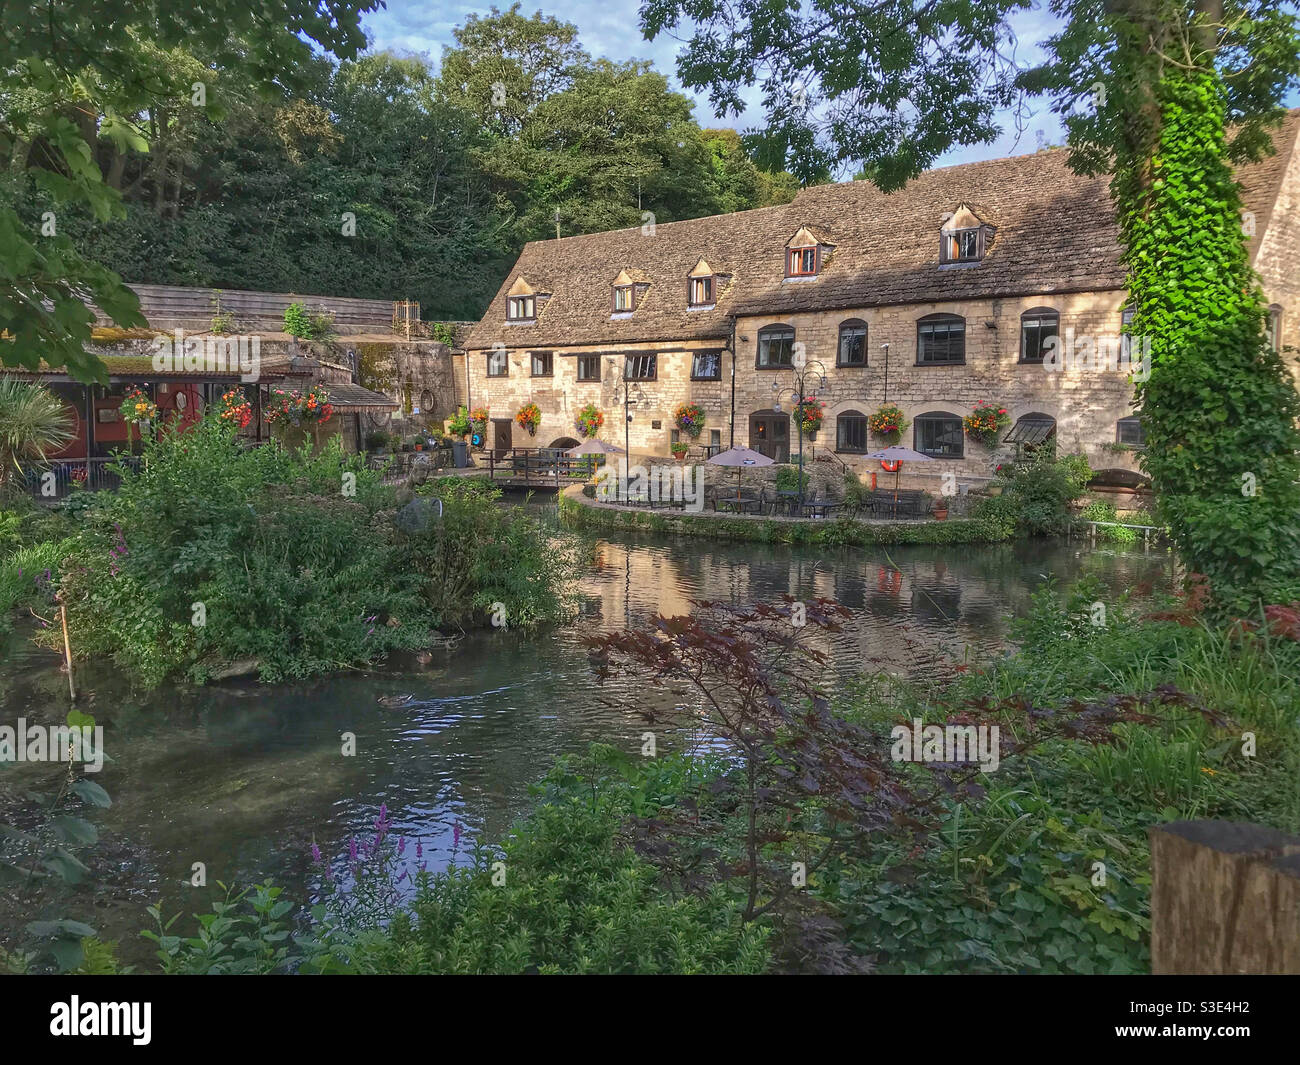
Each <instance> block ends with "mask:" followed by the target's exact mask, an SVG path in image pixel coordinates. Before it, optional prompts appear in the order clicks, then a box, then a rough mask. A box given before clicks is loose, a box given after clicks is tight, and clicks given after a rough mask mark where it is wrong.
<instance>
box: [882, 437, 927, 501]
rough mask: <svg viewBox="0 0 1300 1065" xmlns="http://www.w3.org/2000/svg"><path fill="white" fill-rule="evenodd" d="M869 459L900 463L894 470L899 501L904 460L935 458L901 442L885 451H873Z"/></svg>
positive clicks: (895, 496) (896, 497) (922, 460)
mask: <svg viewBox="0 0 1300 1065" xmlns="http://www.w3.org/2000/svg"><path fill="white" fill-rule="evenodd" d="M867 458H869V459H880V460H881V461H882V462H896V463H899V464H900V465H899V467H898V469H896V470H894V502H895V503H897V502H898V475H899V474H900V473H901V472H902V469H903V467H902V465H901V464H902V463H904V462H933V461H934V459H933V458H932V457H931V456H929V455H922V454H921V452H919V451H913V450H912V449H911V448H910V447H903V446H902V445H901V444H893V445H891V446H890V447H887V448H885V449H884V450H883V451H873V452H872V453H871V454H870V455H868V456H867Z"/></svg>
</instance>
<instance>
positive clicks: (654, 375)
mask: <svg viewBox="0 0 1300 1065" xmlns="http://www.w3.org/2000/svg"><path fill="white" fill-rule="evenodd" d="M632 359H650V360H651V363H650V365H651V367H652V372H651V374H650V375H649V376H648V377H642V376H639V375H638V376H636V377H633V376H631V375H629V374H628V366H629V365H630V360H632ZM623 380H624V381H657V380H659V355H658V354H657V353H656V354H653V355H624V356H623Z"/></svg>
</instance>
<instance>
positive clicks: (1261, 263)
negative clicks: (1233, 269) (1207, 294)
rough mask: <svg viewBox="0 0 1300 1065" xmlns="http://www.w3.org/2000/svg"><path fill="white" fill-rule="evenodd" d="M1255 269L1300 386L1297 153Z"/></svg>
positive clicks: (1299, 161) (1299, 163)
mask: <svg viewBox="0 0 1300 1065" xmlns="http://www.w3.org/2000/svg"><path fill="white" fill-rule="evenodd" d="M1255 269H1256V271H1257V272H1258V273H1259V276H1260V278H1261V279H1262V280H1263V284H1264V296H1265V299H1267V300H1268V302H1269V303H1275V304H1279V305H1280V306H1281V307H1282V344H1283V347H1284V348H1285V347H1292V348H1296V349H1297V350H1295V351H1291V352H1286V353H1285V354H1286V360H1287V364H1288V365H1289V366H1290V368H1291V372H1292V373H1293V374H1295V376H1296V383H1297V387H1300V150H1296V149H1292V152H1291V159H1290V162H1289V163H1288V165H1287V169H1286V173H1285V175H1284V176H1283V178H1282V185H1281V188H1280V189H1279V190H1278V197H1277V203H1276V204H1274V206H1273V212H1272V214H1271V216H1270V217H1269V221H1268V225H1267V228H1266V229H1265V230H1264V233H1263V234H1262V236H1261V237H1260V242H1259V250H1258V251H1257V252H1256V255H1255Z"/></svg>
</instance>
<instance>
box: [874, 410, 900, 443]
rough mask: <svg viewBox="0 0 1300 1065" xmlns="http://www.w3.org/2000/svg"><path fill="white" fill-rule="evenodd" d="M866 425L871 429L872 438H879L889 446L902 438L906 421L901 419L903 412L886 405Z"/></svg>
mask: <svg viewBox="0 0 1300 1065" xmlns="http://www.w3.org/2000/svg"><path fill="white" fill-rule="evenodd" d="M867 425H868V427H869V428H870V429H871V435H872V436H876V437H879V438H880V439H881V440H884V441H885V442H886V443H889V444H897V443H898V442H899V440H901V439H902V438H903V430H904V429H906V428H907V419H906V418H905V417H903V412H902V411H901V410H899V408H898V407H896V406H894V404H892V403H886V404H885V405H884V406H883V407H881V408H879V409H878V410H877V411H876V413H875V414H873V415H872V416H871V417H870V418H868V419H867Z"/></svg>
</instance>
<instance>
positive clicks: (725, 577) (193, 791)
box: [0, 536, 1172, 955]
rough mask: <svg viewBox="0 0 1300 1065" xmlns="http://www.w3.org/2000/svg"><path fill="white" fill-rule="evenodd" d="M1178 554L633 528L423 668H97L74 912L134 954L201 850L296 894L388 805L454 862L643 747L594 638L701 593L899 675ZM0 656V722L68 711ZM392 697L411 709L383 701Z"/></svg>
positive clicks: (51, 668)
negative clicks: (91, 779) (572, 615)
mask: <svg viewBox="0 0 1300 1065" xmlns="http://www.w3.org/2000/svg"><path fill="white" fill-rule="evenodd" d="M1171 565H1172V563H1171V556H1169V555H1167V554H1165V553H1163V552H1153V553H1150V554H1143V553H1142V552H1140V551H1135V552H1132V553H1123V552H1117V551H1113V550H1103V549H1098V550H1093V551H1090V550H1089V549H1088V548H1087V547H1086V546H1085V545H1084V544H1082V543H1078V544H1031V545H997V546H980V547H895V548H888V549H886V548H877V549H862V548H845V549H842V550H826V549H820V548H812V547H782V546H764V545H756V544H744V545H729V544H721V543H711V542H708V541H699V540H684V539H683V540H674V539H666V538H650V537H645V538H633V537H630V536H629V537H620V538H611V539H603V540H600V541H598V542H597V545H596V550H595V555H594V564H593V565H592V567H591V569H590V570H589V571H588V573H587V574H586V575H585V577H584V579H583V580H582V585H581V590H582V595H583V615H582V617H581V618H580V619H579V620H578V621H577V622H575V623H574V624H572V625H569V626H566V627H564V628H562V629H559V630H556V631H551V632H548V633H546V634H543V635H534V636H525V635H522V634H519V633H516V632H511V631H508V630H507V631H500V632H492V633H482V634H475V635H472V636H470V637H468V638H466V639H465V640H464V641H463V642H462V643H461V645H460V646H459V647H458V648H457V649H456V650H455V651H453V652H435V660H434V662H433V663H432V665H431V666H430V667H429V668H428V669H425V670H421V671H416V672H395V671H376V672H372V673H366V674H351V675H345V676H340V677H334V678H330V679H327V680H321V681H317V682H314V683H309V684H302V685H295V686H286V687H279V688H273V689H260V688H257V687H255V686H254V687H242V688H241V687H236V686H226V687H214V688H207V689H200V690H193V689H189V688H185V687H183V686H176V687H172V688H166V689H163V690H160V691H157V692H154V693H152V694H150V695H147V696H142V695H139V694H132V693H131V692H130V690H129V687H128V686H127V685H126V684H125V683H124V682H123V681H122V679H121V678H119V677H115V676H113V675H112V674H111V673H106V672H105V671H104V670H103V669H102V668H100V669H98V670H95V669H92V668H90V667H85V668H83V669H82V670H81V671H80V674H79V678H78V679H79V683H80V686H81V688H82V689H83V701H82V704H81V705H82V706H83V708H85V709H87V710H88V711H89V712H91V713H93V714H94V715H95V717H96V720H97V722H98V723H99V724H102V725H104V726H105V746H106V748H107V751H108V753H109V756H110V757H112V758H113V759H114V761H113V763H112V764H111V765H108V766H106V767H105V769H104V771H103V772H102V773H100V774H99V776H98V777H97V778H95V779H97V780H98V782H99V783H100V784H102V785H103V786H104V787H105V788H106V789H107V790H108V791H109V793H110V794H111V795H112V798H113V806H112V808H111V809H108V810H103V811H96V812H95V813H92V815H91V816H92V817H95V818H96V819H97V821H98V823H99V825H100V828H101V832H102V834H103V835H102V839H101V842H100V844H99V845H98V847H97V848H96V849H95V851H94V866H95V873H96V876H95V885H96V886H95V888H94V889H93V890H92V889H89V888H88V889H85V890H83V891H80V892H79V893H78V895H79V898H78V899H77V900H74V905H70V906H68V907H66V909H67V911H68V912H70V913H75V914H76V915H77V916H86V917H87V918H88V919H89V920H90V921H91V923H92V924H96V925H97V926H98V927H99V928H100V930H101V933H107V934H109V935H111V936H114V937H119V938H120V939H121V940H122V946H123V952H124V953H126V954H128V955H130V954H133V953H134V952H135V951H136V950H137V949H143V948H137V947H135V946H134V942H135V939H134V933H135V931H136V930H138V929H139V928H140V927H143V926H144V924H145V922H146V920H147V918H146V916H145V914H144V912H143V906H144V904H145V903H147V902H152V901H155V900H157V899H158V898H159V897H163V898H164V899H165V900H167V902H168V906H167V907H165V908H168V909H172V910H174V909H177V908H179V907H181V906H182V905H183V906H184V907H185V908H186V909H187V910H192V909H194V908H196V907H197V906H198V905H199V903H200V901H201V900H196V899H194V897H193V896H194V894H195V892H194V889H191V888H188V887H186V886H183V883H182V882H183V881H187V880H188V878H189V876H190V870H191V868H192V865H193V863H195V862H203V863H205V864H206V867H207V874H208V882H209V884H211V883H213V882H214V881H216V880H225V881H232V880H233V881H239V882H242V883H248V882H254V881H258V880H261V879H264V878H273V879H275V880H277V881H278V882H280V883H282V884H284V885H285V886H286V888H287V890H288V892H289V893H290V894H292V895H293V896H294V897H295V898H297V899H302V898H304V897H307V896H309V895H311V894H312V893H313V892H314V890H315V888H316V886H317V883H318V881H317V875H316V872H315V871H314V870H313V868H312V866H311V862H310V857H309V850H310V847H311V843H312V840H313V839H315V840H316V841H317V842H318V843H319V845H320V847H321V849H322V851H324V852H325V853H326V854H327V855H336V854H339V853H341V852H342V851H343V850H344V849H346V846H347V840H348V838H349V836H350V835H352V834H353V833H364V832H365V831H367V830H368V829H369V827H370V825H371V823H372V821H373V819H374V818H375V816H376V814H377V812H378V809H379V806H380V804H381V803H385V804H387V807H388V810H389V812H390V814H391V817H392V820H393V823H394V831H395V832H396V833H398V834H401V835H404V836H406V837H408V838H409V839H411V840H420V841H422V844H423V847H424V855H425V858H426V859H428V861H429V867H430V868H437V867H439V866H441V865H444V864H445V863H446V862H447V860H448V859H449V857H450V856H451V853H452V836H453V826H454V825H456V824H457V823H459V824H460V825H461V826H462V833H463V835H462V839H461V840H460V844H459V846H460V850H461V851H462V852H463V851H464V850H465V849H466V847H467V846H468V845H469V844H470V843H471V842H472V841H473V840H474V839H476V838H480V839H484V840H487V841H492V842H495V841H497V840H499V839H500V838H501V837H502V836H503V835H504V834H505V832H506V830H507V829H508V827H509V825H510V823H511V821H512V820H513V819H514V818H515V817H517V816H518V815H519V814H520V813H521V812H522V811H524V810H525V809H526V807H527V803H528V793H527V788H528V785H529V783H530V782H533V781H535V780H536V779H537V778H538V777H540V776H541V775H542V774H543V773H545V771H546V770H547V769H548V768H549V767H550V765H551V764H552V762H553V761H554V760H555V758H556V757H557V756H558V755H560V754H564V753H568V752H576V751H581V750H583V749H585V747H586V746H587V744H589V743H590V742H592V741H595V740H600V741H604V742H608V743H612V744H615V745H617V746H621V747H624V748H626V749H627V750H629V751H633V750H635V749H636V748H637V747H638V746H639V739H638V737H639V735H640V733H641V731H643V728H644V725H643V723H642V722H641V720H640V719H639V718H638V717H637V716H636V714H635V711H636V710H637V709H638V708H640V707H642V706H644V705H645V704H646V701H647V699H649V700H659V701H663V700H666V699H670V698H671V696H670V695H669V694H667V693H656V692H653V691H651V692H649V693H647V691H646V688H645V686H644V685H636V684H633V683H631V682H629V681H626V680H616V681H613V682H610V683H609V684H607V685H606V686H604V687H603V688H598V687H597V686H596V685H595V684H594V682H593V680H592V678H591V675H590V672H589V668H588V663H587V658H586V651H585V649H584V648H583V647H582V645H581V643H580V637H581V635H582V634H583V633H585V632H591V631H610V630H617V629H622V628H624V627H627V626H635V625H637V624H638V623H640V622H642V621H644V620H645V619H647V618H649V617H651V616H653V615H654V614H656V613H665V614H681V613H685V612H688V611H689V610H690V600H692V599H710V600H720V601H724V602H730V603H748V602H754V601H760V600H764V599H767V600H772V599H775V598H778V597H780V596H782V595H785V594H789V595H792V596H795V597H797V598H802V599H808V598H812V597H815V596H825V597H827V598H833V599H835V600H837V601H839V602H840V603H842V604H844V605H845V606H847V607H849V608H850V609H851V610H852V611H853V617H852V620H851V622H850V623H849V624H848V625H846V627H845V629H844V631H843V632H841V633H839V634H837V635H836V636H835V637H834V639H833V641H832V646H831V649H832V652H833V659H834V663H835V668H836V669H837V670H840V671H844V672H857V671H859V670H863V669H866V670H876V669H881V668H884V669H890V670H894V671H899V672H903V671H908V670H917V669H924V668H925V665H926V662H927V661H928V660H929V659H928V655H929V654H931V653H933V651H934V650H935V649H936V648H938V649H943V650H944V651H945V652H946V653H948V654H951V655H954V656H957V657H961V656H962V655H964V654H975V655H979V654H990V653H996V652H997V651H998V650H999V649H1000V648H1001V647H1002V646H1004V645H1005V640H1006V636H1007V629H1008V624H1009V621H1010V619H1011V618H1012V617H1013V616H1014V615H1018V614H1021V613H1023V612H1024V611H1025V610H1026V608H1027V606H1028V601H1029V596H1030V595H1031V593H1032V592H1033V591H1034V589H1035V588H1036V587H1037V586H1039V584H1040V583H1041V582H1042V581H1043V579H1044V577H1045V576H1046V575H1048V574H1054V575H1055V576H1056V577H1057V578H1058V579H1059V580H1060V581H1061V582H1062V583H1064V584H1068V583H1069V582H1070V581H1072V580H1074V579H1077V578H1078V577H1079V576H1082V575H1083V574H1084V573H1095V574H1096V575H1098V576H1099V577H1100V578H1101V579H1102V580H1103V581H1104V582H1105V583H1106V584H1107V586H1108V587H1109V589H1110V590H1111V592H1112V593H1113V594H1119V593H1121V592H1123V591H1125V590H1128V591H1130V592H1132V593H1133V594H1136V595H1147V594H1150V593H1151V591H1152V590H1156V589H1165V588H1168V587H1169V585H1170V573H1171ZM0 653H3V661H0V722H3V723H13V722H14V720H15V719H16V718H17V717H20V716H25V717H26V718H27V719H28V721H29V722H32V721H43V722H51V723H52V722H56V721H58V720H61V719H62V717H63V715H64V714H65V713H66V709H67V704H66V699H67V681H66V677H64V676H63V675H62V674H61V673H60V672H59V671H58V668H57V666H58V663H57V659H56V658H55V657H54V656H53V655H51V654H49V653H48V652H44V651H41V650H39V649H36V648H33V647H31V646H30V645H29V644H27V643H25V642H23V641H21V640H18V639H14V640H11V641H10V643H9V645H7V646H5V647H3V648H0ZM399 693H401V694H406V693H409V694H410V695H412V696H414V698H415V702H414V704H413V705H410V706H407V707H404V708H401V709H388V708H386V707H385V706H384V705H382V704H381V703H380V702H379V699H380V698H381V697H383V696H389V695H394V694H399ZM346 732H351V733H354V734H355V736H356V744H357V752H356V755H355V757H343V756H342V755H341V744H342V740H341V738H340V737H341V736H342V734H343V733H346ZM674 739H676V742H684V740H685V737H682V736H678V737H676V738H674V737H673V736H671V735H666V736H661V739H660V742H661V743H663V744H664V745H665V746H666V747H668V748H671V747H672V746H673V743H674ZM28 771H29V770H27V769H26V768H25V767H10V773H24V772H28ZM7 779H15V778H14V777H12V776H7ZM0 819H2V818H0ZM24 916H26V917H28V918H29V919H30V917H31V916H34V915H24ZM8 919H12V915H9V917H8Z"/></svg>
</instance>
